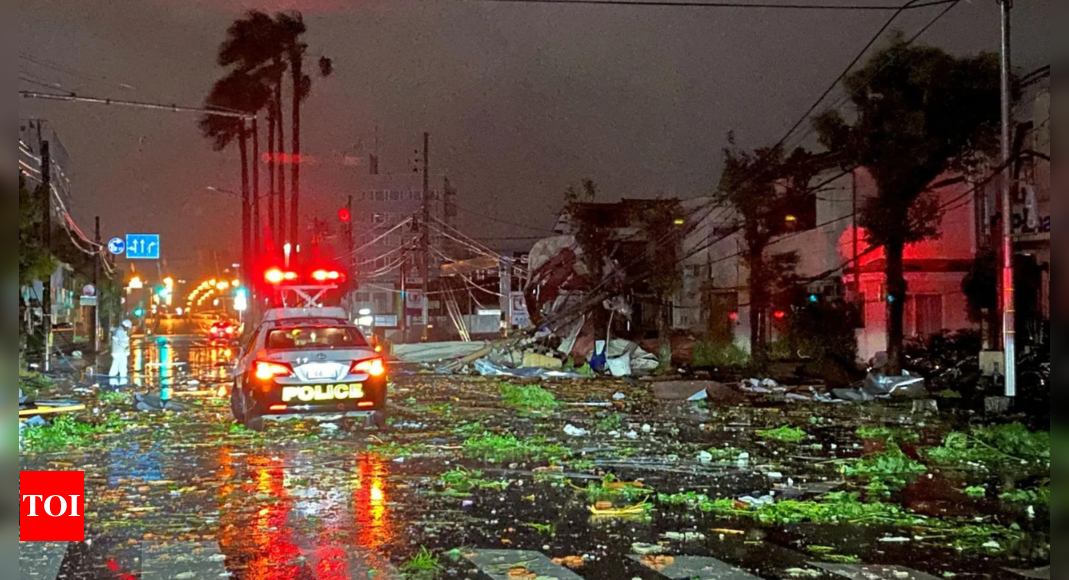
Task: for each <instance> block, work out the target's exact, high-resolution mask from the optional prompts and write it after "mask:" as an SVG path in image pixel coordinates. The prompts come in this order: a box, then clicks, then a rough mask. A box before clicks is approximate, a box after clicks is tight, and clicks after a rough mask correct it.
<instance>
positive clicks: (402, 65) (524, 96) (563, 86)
mask: <svg viewBox="0 0 1069 580" xmlns="http://www.w3.org/2000/svg"><path fill="white" fill-rule="evenodd" d="M252 7H267V8H272V9H285V8H293V7H297V8H300V9H302V10H303V11H304V12H305V15H306V20H307V22H308V27H309V31H310V32H309V35H308V40H309V43H310V44H311V46H312V52H313V53H314V54H316V55H318V54H320V53H322V54H326V55H329V56H331V57H332V58H334V61H335V76H334V77H333V78H331V79H327V80H323V81H317V86H316V88H315V90H314V94H313V96H312V97H311V99H310V100H309V102H308V105H307V108H306V115H305V118H306V119H305V123H306V127H305V139H304V141H305V148H306V150H307V152H308V153H310V154H312V155H315V156H316V157H317V158H318V159H320V160H321V161H322V162H321V163H319V164H317V165H316V166H314V167H309V169H308V171H306V172H305V174H304V176H303V179H304V188H305V191H306V195H307V199H308V201H307V202H306V203H305V206H304V207H306V208H311V209H314V210H315V211H317V212H318V213H319V215H321V216H329V215H332V214H333V212H334V211H335V210H336V208H337V206H338V205H339V204H340V203H342V201H341V200H343V199H344V198H345V195H346V193H347V187H348V186H349V185H350V184H351V183H352V179H353V176H352V172H354V171H356V170H354V169H352V168H347V167H345V166H344V165H342V164H341V163H340V158H341V156H342V155H343V154H348V155H357V154H367V153H369V152H370V151H371V149H372V148H373V144H374V142H375V134H376V132H375V127H376V126H377V127H378V136H379V139H378V140H379V143H380V145H379V147H380V151H381V153H382V156H383V164H384V169H385V170H391V171H409V170H410V169H411V163H410V160H411V158H412V151H413V149H414V148H416V147H417V146H418V144H419V142H420V135H421V133H422V132H423V131H424V130H427V131H430V132H431V133H432V136H433V154H432V162H433V165H434V172H435V173H439V172H447V173H448V174H449V175H450V176H451V177H452V179H453V181H454V183H455V184H456V185H457V186H458V187H459V189H460V193H461V197H460V200H461V204H462V205H465V206H468V207H471V208H472V209H475V210H478V211H481V212H486V213H493V214H495V215H498V216H500V217H502V218H505V219H511V220H516V221H522V222H524V223H530V224H534V225H538V226H549V225H550V224H551V223H552V217H553V214H554V212H556V211H557V210H558V209H559V206H560V198H561V192H562V191H563V189H564V188H565V187H566V186H567V184H568V183H569V182H573V181H576V180H578V179H580V178H582V177H586V176H589V177H592V178H594V179H595V180H597V181H598V182H599V184H601V186H602V190H603V191H604V192H605V194H606V196H607V197H620V196H642V197H649V196H656V195H671V196H676V195H678V196H684V197H690V196H694V195H700V194H703V193H706V192H708V191H709V190H710V189H711V188H712V187H714V186H715V184H716V180H717V176H718V168H719V164H720V163H719V162H720V150H721V148H722V147H723V146H724V144H725V139H724V135H725V134H726V133H727V131H729V130H732V129H734V130H736V131H737V132H738V135H739V138H740V142H741V143H742V144H744V145H752V146H757V145H762V144H768V143H771V142H774V141H775V140H777V139H778V138H779V137H780V136H781V135H782V134H783V132H784V131H785V130H786V129H787V128H788V127H789V126H790V125H791V124H793V122H794V121H795V120H796V119H797V117H798V116H799V115H800V114H801V113H802V112H803V111H805V109H806V108H808V106H809V105H810V104H811V103H812V100H813V99H814V98H815V97H816V96H817V95H819V94H820V92H821V91H822V90H823V89H824V87H825V86H826V85H827V84H828V83H829V82H830V81H831V79H833V78H835V76H836V75H837V74H838V73H839V72H840V71H841V70H842V68H843V67H844V66H845V65H846V63H848V62H849V61H850V60H851V58H852V57H853V55H854V54H855V53H856V51H857V50H859V49H860V48H861V47H862V46H864V45H865V43H866V42H867V41H868V39H869V37H870V36H871V35H872V34H873V33H874V32H875V31H876V30H878V29H879V27H880V26H881V24H882V23H883V21H884V19H886V18H887V17H888V15H887V14H883V13H852V12H851V13H816V12H805V13H802V12H786V11H778V10H680V9H667V8H666V9H651V8H644V9H643V8H597V7H576V6H569V7H565V6H544V5H524V6H519V5H495V4H487V3H478V2H466V1H461V0H438V1H420V2H416V1H406V0H388V1H386V0H379V1H367V2H347V1H342V0H312V1H311V2H306V1H301V2H297V1H296V0H294V1H289V2H286V1H285V0H278V1H275V2H253V1H251V0H250V1H237V0H227V1H224V2H219V1H214V0H196V1H192V2H190V1H180V0H152V1H148V2H146V1H143V0H141V1H137V0H65V1H52V2H29V3H24V5H23V7H22V11H21V15H20V18H21V27H22V28H21V41H22V43H23V49H22V52H28V53H31V54H32V55H34V56H36V57H39V58H42V59H46V60H47V61H49V62H52V63H55V64H58V65H60V67H62V68H63V69H67V70H68V71H75V72H76V73H77V75H73V74H70V73H69V72H64V71H62V70H59V68H56V67H53V68H49V67H46V66H41V65H37V64H33V63H30V62H27V61H24V60H20V62H19V65H20V69H21V70H23V71H25V72H29V73H32V74H34V75H35V76H36V77H39V78H41V79H44V80H48V81H50V82H54V81H58V82H60V83H62V84H63V86H64V87H66V88H68V89H69V90H77V91H79V92H83V93H87V94H106V95H111V96H122V97H127V98H138V99H150V100H161V101H164V102H177V103H187V104H189V103H191V104H197V103H199V102H200V101H201V100H202V99H203V96H204V95H205V94H206V93H207V91H208V88H209V87H210V85H211V83H212V82H213V81H214V80H215V78H216V77H217V76H218V75H219V70H218V69H217V68H216V67H215V66H214V51H215V48H216V46H217V45H218V43H219V42H220V40H221V39H222V38H223V36H224V34H225V31H226V27H227V25H228V24H229V22H230V20H232V18H233V17H234V16H236V15H238V14H240V13H241V12H242V11H244V10H246V9H248V8H252ZM938 10H939V8H931V9H927V10H924V11H915V12H912V13H910V14H908V15H907V16H905V17H903V18H902V19H901V21H900V28H902V29H903V30H906V31H907V32H912V31H914V30H917V29H919V28H920V27H921V26H923V25H924V24H925V23H926V22H927V21H928V19H930V18H932V17H933V16H934V15H935V14H936V13H937V12H938ZM1048 10H1049V1H1048V0H1042V1H1039V2H1032V3H1019V4H1018V7H1017V10H1016V15H1017V17H1016V35H1015V40H1016V42H1017V49H1016V52H1015V61H1016V63H1017V64H1018V65H1019V66H1020V67H1021V68H1022V69H1023V68H1028V67H1031V66H1037V65H1038V64H1040V63H1046V62H1047V61H1048V59H1049V52H1048V40H1049V24H1048V23H1047V19H1046V13H1047V11H1048ZM925 40H926V41H928V42H929V43H933V44H938V45H940V46H944V47H946V48H948V49H950V50H952V51H955V52H962V53H964V52H976V51H979V50H995V49H997V47H998V14H997V5H996V3H994V2H986V1H985V2H973V3H962V5H960V6H958V7H957V8H956V9H955V10H954V11H953V12H951V13H950V15H949V16H947V17H946V18H945V19H944V20H943V21H941V22H940V23H939V24H937V25H936V26H935V27H933V28H932V29H931V30H930V31H929V32H928V34H927V35H926V36H925ZM126 86H129V87H133V88H125V87H126ZM22 87H23V88H36V87H32V86H26V85H25V84H23V85H22ZM20 105H21V107H20V109H21V110H20V113H21V115H23V116H31V115H39V116H43V117H46V118H49V119H51V120H53V122H54V123H55V124H56V127H57V129H58V130H59V131H60V134H61V135H62V138H63V139H64V141H65V142H66V145H67V147H68V149H69V150H70V152H71V154H72V156H73V157H74V158H75V159H76V162H77V176H78V181H77V188H78V195H79V198H78V200H77V213H78V217H79V219H80V220H82V221H83V222H85V223H88V220H89V219H91V216H92V215H94V214H95V213H101V214H102V215H103V216H104V220H105V223H106V225H107V226H108V230H109V231H108V232H107V233H120V232H122V231H126V230H134V229H136V230H146V231H148V230H158V231H160V232H162V233H164V235H165V236H167V237H166V239H167V240H168V241H169V242H170V244H171V246H170V247H171V249H172V251H173V252H175V257H180V258H191V257H194V256H196V255H197V254H196V250H197V249H198V248H199V246H200V245H204V246H208V247H213V248H220V249H223V250H224V251H231V252H233V251H234V248H236V247H237V244H238V236H237V231H236V222H237V215H238V214H237V206H236V204H235V203H234V200H233V199H230V198H226V197H223V198H220V197H218V196H213V195H212V194H211V193H210V192H208V191H206V190H205V187H206V186H208V185H214V186H217V187H223V188H231V189H236V188H237V186H238V179H237V178H238V176H237V173H236V171H235V169H234V161H235V159H234V154H233V153H229V154H217V153H213V152H212V151H211V150H210V147H209V145H208V143H207V141H205V140H203V139H202V138H201V137H200V136H199V134H198V132H197V127H196V119H195V118H193V117H190V116H188V115H187V116H182V115H177V114H161V113H158V112H143V111H135V110H129V109H114V108H112V109H109V108H106V107H99V106H89V105H71V104H56V103H41V102H27V101H23V102H21V103H20ZM189 217H196V219H186V218H189ZM462 224H463V225H464V227H465V229H467V230H468V231H469V232H471V233H472V234H473V235H483V236H506V235H517V236H523V235H530V233H531V232H529V231H528V232H525V231H511V230H509V228H508V226H505V225H502V224H482V223H479V220H478V219H477V218H474V217H472V216H470V215H469V216H463V219H462Z"/></svg>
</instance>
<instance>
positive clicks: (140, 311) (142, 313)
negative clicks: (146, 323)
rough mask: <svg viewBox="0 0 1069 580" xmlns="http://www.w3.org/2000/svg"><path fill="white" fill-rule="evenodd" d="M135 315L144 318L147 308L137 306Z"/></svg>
mask: <svg viewBox="0 0 1069 580" xmlns="http://www.w3.org/2000/svg"><path fill="white" fill-rule="evenodd" d="M134 316H136V317H137V318H143V317H144V316H145V309H144V308H135V309H134Z"/></svg>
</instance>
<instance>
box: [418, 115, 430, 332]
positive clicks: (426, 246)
mask: <svg viewBox="0 0 1069 580" xmlns="http://www.w3.org/2000/svg"><path fill="white" fill-rule="evenodd" d="M430 148H431V134H430V133H424V134H423V230H422V232H421V233H422V236H420V238H421V240H420V245H421V246H422V250H423V260H422V262H421V264H420V276H421V277H422V278H423V341H424V342H426V341H427V340H428V339H429V338H430V323H431V319H430V308H429V305H430V296H429V294H430V287H431V277H430V269H431V191H430V172H429V169H430V159H429V157H430Z"/></svg>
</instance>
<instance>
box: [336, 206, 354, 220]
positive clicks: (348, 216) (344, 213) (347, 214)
mask: <svg viewBox="0 0 1069 580" xmlns="http://www.w3.org/2000/svg"><path fill="white" fill-rule="evenodd" d="M338 219H339V220H341V222H342V223H343V224H347V223H349V222H351V221H353V212H351V211H349V208H347V207H343V208H341V209H339V210H338Z"/></svg>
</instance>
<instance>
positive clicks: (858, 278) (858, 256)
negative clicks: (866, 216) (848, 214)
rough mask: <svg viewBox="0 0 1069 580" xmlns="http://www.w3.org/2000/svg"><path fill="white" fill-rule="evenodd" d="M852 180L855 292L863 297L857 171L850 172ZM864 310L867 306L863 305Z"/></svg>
mask: <svg viewBox="0 0 1069 580" xmlns="http://www.w3.org/2000/svg"><path fill="white" fill-rule="evenodd" d="M850 177H851V178H852V182H853V183H852V190H853V194H854V292H855V293H856V295H857V296H860V295H861V263H860V262H861V234H860V232H858V230H857V226H858V221H859V220H858V216H859V213H858V212H859V211H860V209H859V208H858V200H857V169H854V170H853V171H851V172H850ZM861 307H862V308H864V307H865V305H864V304H861Z"/></svg>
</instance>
